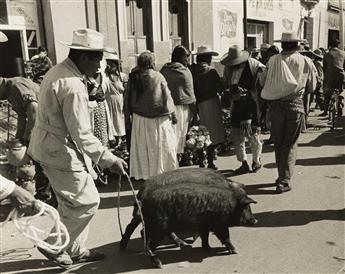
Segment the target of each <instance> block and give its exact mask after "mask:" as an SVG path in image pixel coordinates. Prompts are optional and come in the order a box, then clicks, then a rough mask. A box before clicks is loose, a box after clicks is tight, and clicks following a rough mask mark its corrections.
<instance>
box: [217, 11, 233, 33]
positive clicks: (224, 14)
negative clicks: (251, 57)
mask: <svg viewBox="0 0 345 274" xmlns="http://www.w3.org/2000/svg"><path fill="white" fill-rule="evenodd" d="M218 13H219V19H220V36H221V37H228V38H233V37H236V30H237V14H236V13H232V12H231V11H229V10H227V9H221V10H220V11H219V12H218Z"/></svg>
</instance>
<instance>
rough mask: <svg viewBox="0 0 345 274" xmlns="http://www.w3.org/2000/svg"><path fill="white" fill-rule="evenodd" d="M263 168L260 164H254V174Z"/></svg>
mask: <svg viewBox="0 0 345 274" xmlns="http://www.w3.org/2000/svg"><path fill="white" fill-rule="evenodd" d="M261 167H262V165H261V164H260V163H257V162H253V164H252V172H257V171H259V170H260V168H261Z"/></svg>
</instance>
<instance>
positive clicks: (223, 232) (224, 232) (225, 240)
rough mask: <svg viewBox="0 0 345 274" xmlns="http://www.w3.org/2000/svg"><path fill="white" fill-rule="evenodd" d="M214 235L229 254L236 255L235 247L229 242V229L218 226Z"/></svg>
mask: <svg viewBox="0 0 345 274" xmlns="http://www.w3.org/2000/svg"><path fill="white" fill-rule="evenodd" d="M214 234H215V235H216V236H217V238H218V239H219V240H220V241H221V243H222V244H223V245H225V247H226V249H227V250H228V251H229V254H236V253H237V252H236V250H235V247H234V246H233V244H232V243H231V241H230V234H229V229H228V227H227V226H226V225H224V226H220V227H218V228H217V229H215V231H214Z"/></svg>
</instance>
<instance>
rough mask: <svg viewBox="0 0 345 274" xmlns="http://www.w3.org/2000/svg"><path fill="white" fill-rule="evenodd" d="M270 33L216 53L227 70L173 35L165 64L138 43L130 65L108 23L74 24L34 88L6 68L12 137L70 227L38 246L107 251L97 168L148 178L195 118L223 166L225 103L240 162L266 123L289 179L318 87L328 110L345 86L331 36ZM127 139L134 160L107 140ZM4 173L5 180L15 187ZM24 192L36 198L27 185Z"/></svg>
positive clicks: (68, 253) (78, 253) (244, 167)
mask: <svg viewBox="0 0 345 274" xmlns="http://www.w3.org/2000/svg"><path fill="white" fill-rule="evenodd" d="M275 42H277V43H281V48H282V51H281V52H280V50H279V48H278V47H277V46H275V45H269V44H267V43H264V44H262V45H261V47H260V49H255V50H254V52H253V53H250V52H248V51H246V50H241V49H240V48H239V46H238V45H233V46H231V47H230V48H229V50H228V52H227V53H226V54H225V55H224V56H222V57H221V58H220V63H221V64H222V65H223V66H224V67H223V71H222V76H220V75H219V73H218V72H217V70H216V69H215V68H214V67H212V59H213V57H215V56H218V53H217V52H215V51H213V50H212V49H211V48H210V47H208V46H204V45H200V46H198V47H197V50H196V51H194V52H190V51H189V50H188V49H187V48H185V47H183V46H177V47H176V48H175V49H174V50H173V52H172V56H171V62H169V63H167V64H165V65H164V66H163V67H162V68H161V70H160V71H158V70H157V68H156V62H155V55H154V53H152V52H150V51H145V52H142V53H141V54H140V55H139V56H138V58H137V65H136V67H134V68H133V69H132V70H131V71H130V73H129V75H128V76H127V75H126V74H124V73H123V72H122V71H121V60H120V58H119V56H118V54H117V53H116V51H115V50H113V49H110V48H107V49H105V48H104V45H103V35H102V34H101V33H99V32H97V31H94V30H90V29H79V30H75V31H74V32H73V41H72V43H68V44H66V46H67V47H68V48H69V54H68V57H67V58H66V59H65V60H64V61H63V62H62V63H60V64H57V65H55V66H54V67H52V68H50V69H49V71H48V72H47V73H46V74H45V75H44V77H43V81H42V83H41V87H40V90H39V92H38V88H37V86H36V84H34V83H33V82H32V81H30V80H28V79H25V78H22V77H21V78H10V79H3V78H0V99H1V100H4V99H7V100H9V101H10V103H11V104H12V105H13V108H14V111H16V112H17V113H18V114H19V118H20V117H21V116H23V117H24V118H25V119H18V129H17V134H16V137H17V138H19V139H20V140H21V141H22V142H23V144H25V145H28V150H27V154H28V155H29V156H30V157H31V158H32V160H33V161H34V162H35V163H36V165H37V166H38V167H39V168H41V169H42V168H43V170H44V174H45V176H46V177H47V180H49V184H50V185H51V188H52V189H53V191H54V193H55V195H56V200H57V203H58V210H59V212H60V216H61V220H62V222H63V223H64V224H65V225H66V227H67V229H68V232H69V234H70V239H71V241H70V244H69V245H68V246H67V248H66V249H64V250H63V251H62V252H61V253H59V254H50V253H49V252H47V251H45V250H43V249H39V251H40V252H41V253H42V254H43V255H44V256H46V257H47V258H48V259H49V260H52V261H54V262H55V263H57V264H58V265H60V266H62V267H65V268H68V267H69V266H70V265H71V264H73V263H78V262H86V261H96V260H101V259H103V258H104V254H102V253H100V252H97V251H92V250H89V249H88V248H87V247H86V240H87V234H88V226H89V222H90V220H91V219H92V217H93V216H94V214H95V213H96V210H97V208H98V205H99V201H100V199H99V194H98V190H97V188H96V185H95V183H94V181H95V180H97V176H98V177H99V175H100V174H97V173H96V172H95V169H96V170H98V171H99V170H109V171H110V172H113V173H117V174H119V175H126V174H127V170H128V172H129V176H130V177H132V178H134V179H136V180H142V181H145V180H146V179H148V178H149V177H150V176H153V175H157V174H161V173H164V172H165V171H169V170H174V169H177V168H178V167H179V163H180V160H181V158H182V154H183V153H184V148H185V146H186V135H187V132H188V130H189V128H190V127H191V126H195V125H203V126H205V127H206V128H207V130H208V131H209V135H210V139H211V142H212V143H211V145H209V146H208V147H207V149H206V155H207V157H206V158H207V166H205V164H204V162H203V161H200V162H199V166H200V168H204V167H207V168H211V169H217V166H216V165H215V163H214V159H215V158H216V152H217V148H218V147H219V145H220V144H222V143H224V142H225V141H226V135H225V127H224V123H223V111H222V108H223V107H224V105H226V106H227V108H228V112H229V113H230V123H231V142H232V144H233V146H234V148H235V154H236V158H237V160H238V161H239V162H240V167H238V168H237V169H235V171H234V174H235V175H241V174H245V173H249V172H258V171H259V170H260V168H261V167H262V163H263V161H264V159H263V157H262V146H263V143H262V140H261V131H262V130H270V132H271V137H270V138H269V143H274V151H275V158H276V164H277V170H278V178H277V179H276V181H275V184H276V191H277V193H282V192H286V191H289V190H290V189H291V179H292V175H293V170H294V166H295V162H296V153H297V143H298V138H299V136H300V133H301V131H303V128H304V127H306V126H307V117H308V113H309V111H310V102H311V100H313V99H314V100H315V101H316V105H318V106H319V107H320V108H323V110H324V113H327V105H328V104H329V98H330V95H331V94H332V91H333V90H334V89H339V90H341V91H342V87H343V81H344V69H345V61H344V58H345V54H344V52H343V51H341V50H340V49H338V41H336V40H335V41H333V42H332V43H331V45H330V46H331V48H330V49H329V50H328V51H327V52H326V53H323V52H322V50H321V49H317V50H315V51H310V49H308V48H306V47H304V48H303V49H301V48H300V43H301V42H302V41H301V40H300V39H299V38H297V36H296V34H295V33H283V34H282V37H281V39H280V40H277V41H275ZM308 56H309V57H308ZM45 57H46V52H45V53H39V55H38V56H37V57H36V58H34V60H35V59H42V60H43V59H44V60H47V59H45ZM191 57H192V58H191ZM102 59H104V60H105V61H104V62H103V66H102V65H101V60H102ZM191 59H192V60H194V61H195V62H193V63H191V62H190V60H191ZM44 62H46V61H44ZM40 76H42V75H40ZM10 89H13V90H15V92H11V93H9V90H10ZM37 93H39V95H37ZM322 94H323V96H324V100H322V97H323V96H322ZM11 96H12V97H13V98H12V97H11ZM224 100H225V101H226V102H225V104H224V102H222V101H224ZM17 103H19V105H18V104H17ZM17 105H18V107H17ZM324 113H323V114H322V115H324ZM24 121H25V123H24ZM246 141H248V142H249V144H250V147H251V153H252V162H251V164H249V163H248V158H247V154H246V146H245V143H246ZM121 143H126V144H127V148H128V150H129V155H130V157H129V161H128V162H127V163H126V162H125V161H124V160H123V159H121V158H120V157H117V156H115V155H114V153H112V150H111V148H112V146H118V145H120V144H121ZM200 159H201V157H200ZM7 185H8V186H4V188H5V187H9V188H11V187H12V186H10V185H11V184H10V183H8V184H7ZM2 188H3V186H2ZM4 191H5V190H2V189H0V193H2V192H4ZM11 192H12V193H14V194H13V195H17V191H14V192H13V189H12V190H11V189H10V190H9V191H7V192H6V193H7V194H6V195H9V194H10V193H11ZM20 195H23V194H22V193H19V194H18V195H17V197H20ZM24 196H25V195H24ZM24 199H26V200H27V201H28V202H31V201H32V197H31V196H25V197H24ZM47 241H48V242H49V241H54V239H47Z"/></svg>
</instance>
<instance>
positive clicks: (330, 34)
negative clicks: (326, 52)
mask: <svg viewBox="0 0 345 274" xmlns="http://www.w3.org/2000/svg"><path fill="white" fill-rule="evenodd" d="M334 39H338V40H339V30H334V29H329V30H328V44H327V46H328V47H329V44H330V42H331V41H332V40H334Z"/></svg>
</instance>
